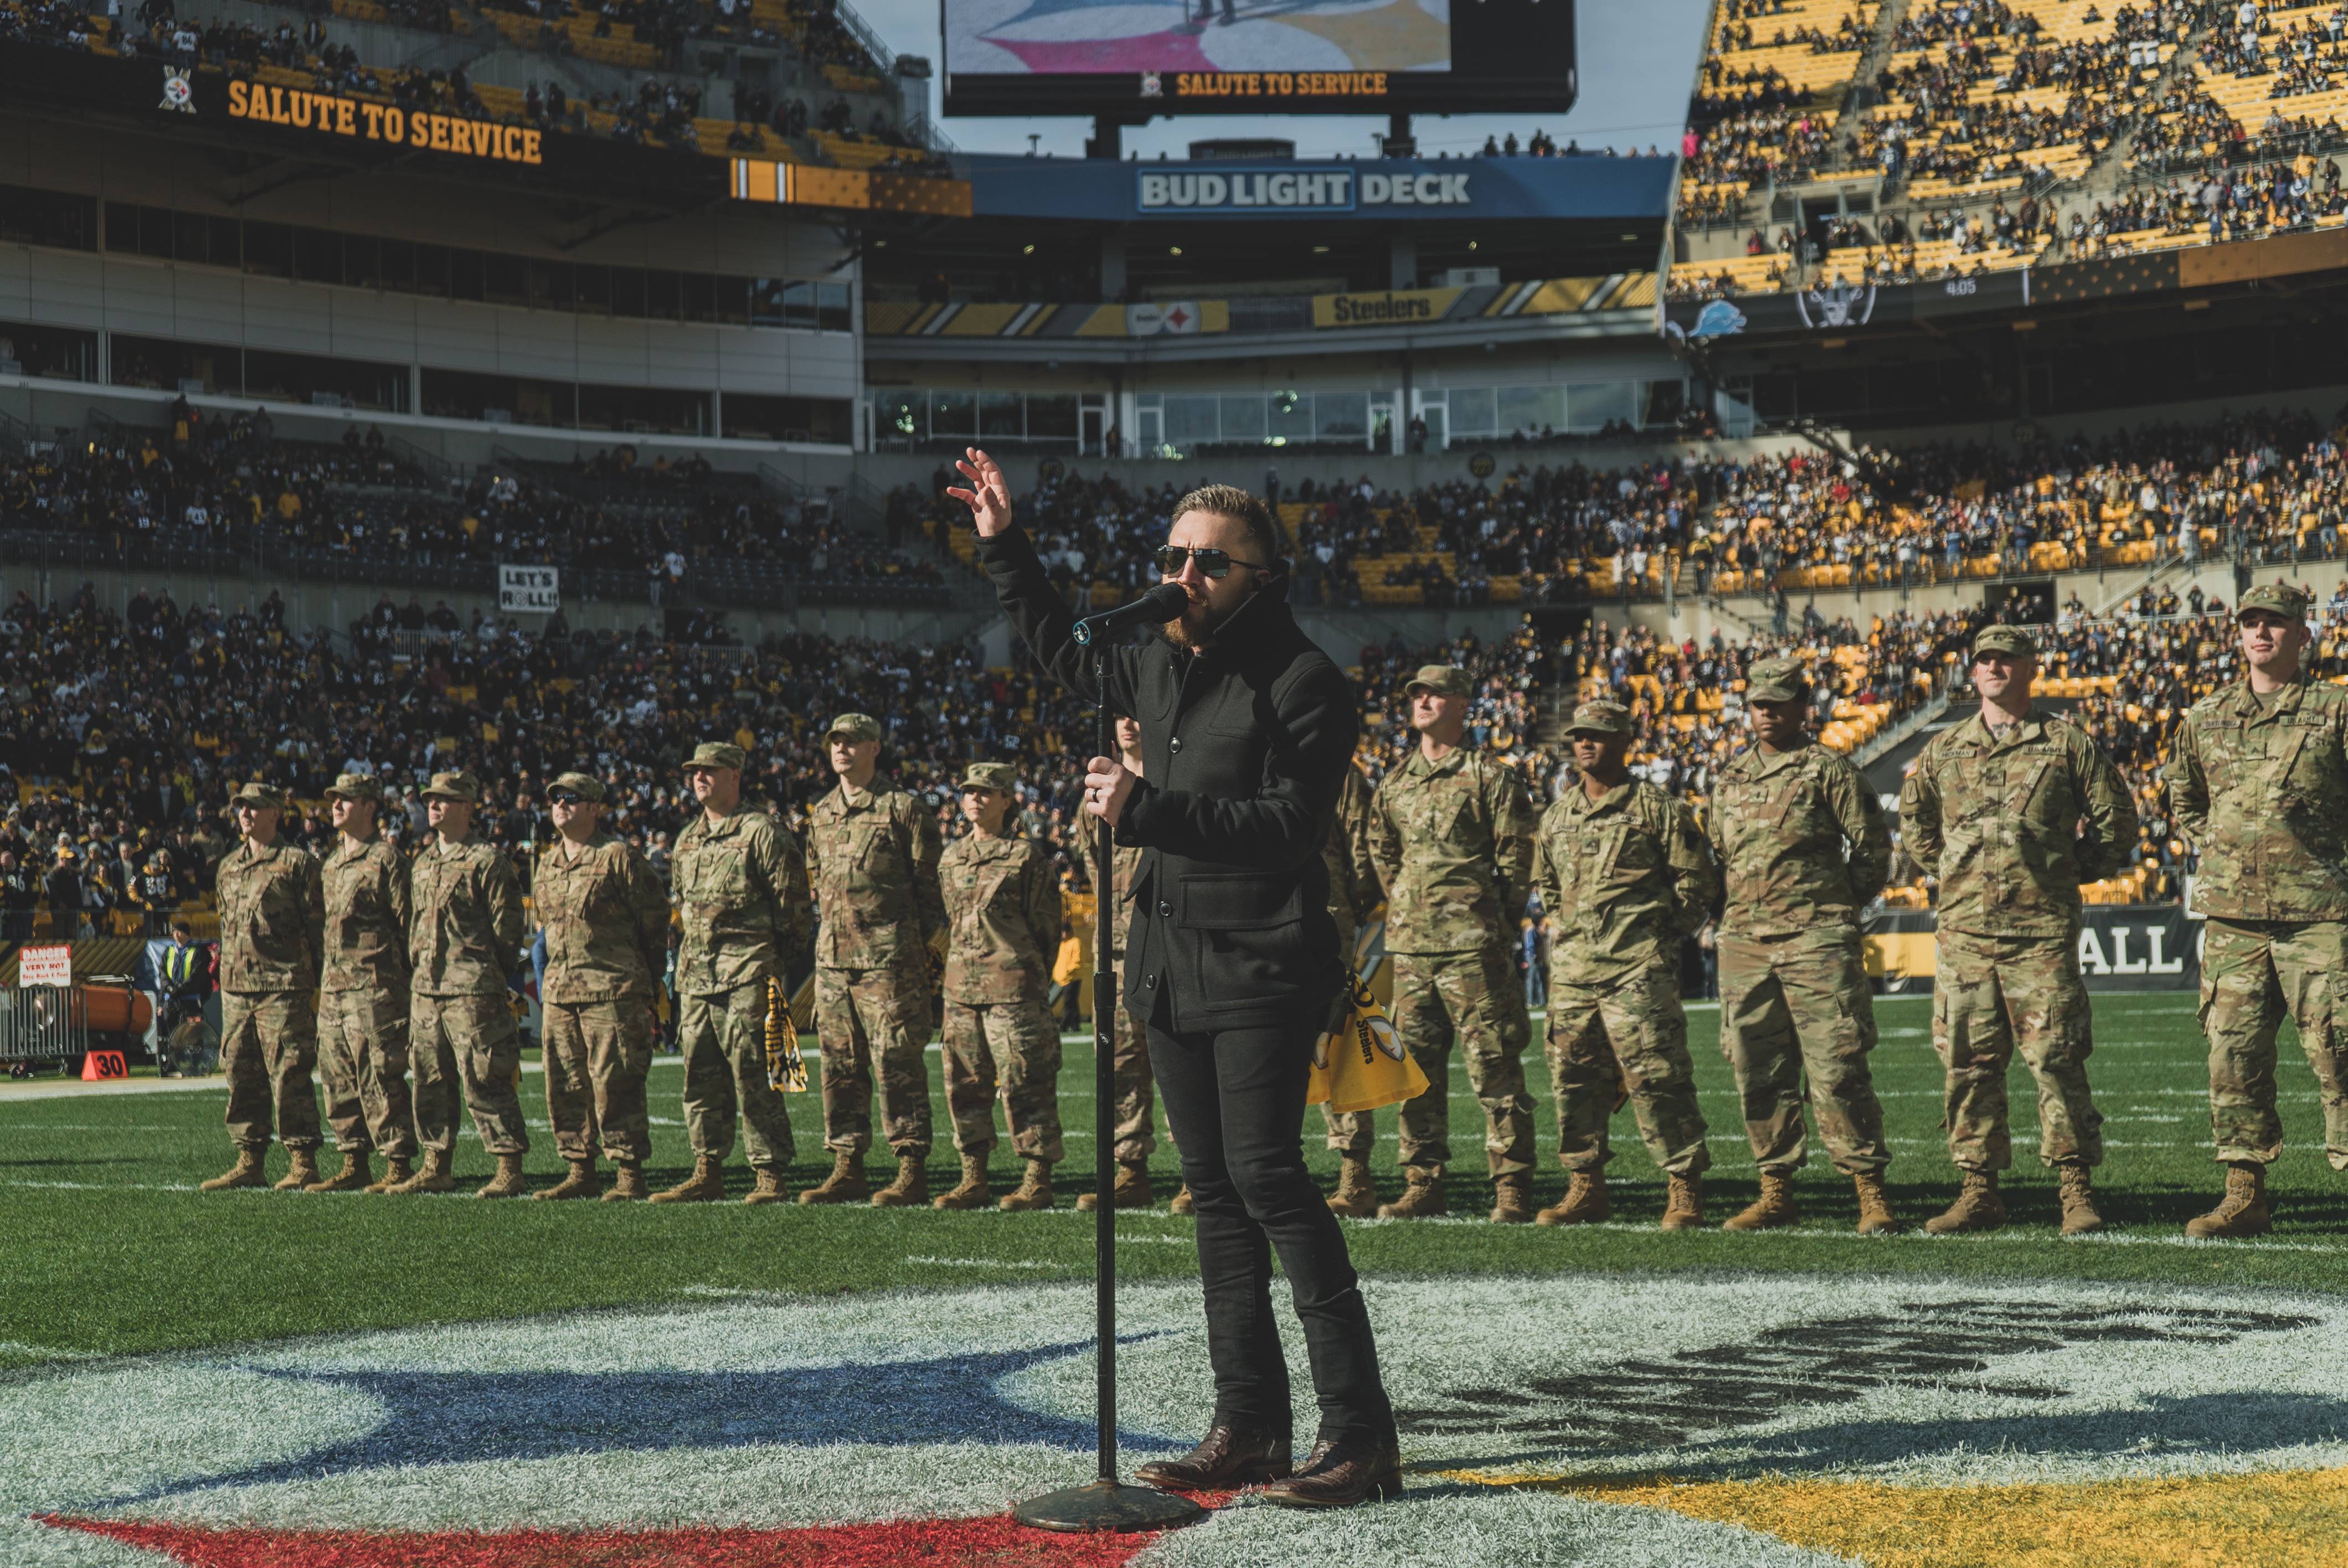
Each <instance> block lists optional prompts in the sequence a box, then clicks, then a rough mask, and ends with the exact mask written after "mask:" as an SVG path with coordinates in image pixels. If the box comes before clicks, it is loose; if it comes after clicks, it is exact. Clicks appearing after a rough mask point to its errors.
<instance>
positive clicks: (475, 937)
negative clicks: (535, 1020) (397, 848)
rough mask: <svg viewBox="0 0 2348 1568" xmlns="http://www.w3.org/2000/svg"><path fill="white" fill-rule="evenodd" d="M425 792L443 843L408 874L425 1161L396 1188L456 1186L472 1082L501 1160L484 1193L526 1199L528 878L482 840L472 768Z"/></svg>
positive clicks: (411, 1017)
mask: <svg viewBox="0 0 2348 1568" xmlns="http://www.w3.org/2000/svg"><path fill="white" fill-rule="evenodd" d="M424 798H425V801H426V803H427V804H426V806H425V811H426V820H427V821H428V822H429V823H430V824H431V825H432V831H433V841H432V842H431V843H430V844H428V845H426V846H425V848H424V852H423V853H422V854H420V855H418V856H417V857H416V864H415V866H413V868H412V869H411V871H410V874H409V897H410V900H411V902H412V904H413V906H414V908H415V917H414V922H413V924H412V925H411V926H410V927H409V931H408V943H407V952H408V964H409V968H410V970H411V974H412V979H410V981H409V990H408V1004H407V1030H408V1049H409V1051H410V1053H411V1054H412V1056H413V1059H414V1061H415V1064H416V1134H417V1142H418V1143H421V1144H423V1145H424V1165H423V1168H422V1169H420V1170H418V1171H417V1173H416V1174H414V1175H413V1176H410V1177H409V1178H408V1179H407V1181H405V1182H402V1183H400V1184H399V1185H397V1186H396V1187H394V1188H392V1189H391V1190H392V1191H393V1192H395V1193H446V1192H452V1191H454V1190H455V1188H456V1185H457V1178H456V1175H455V1173H454V1171H453V1170H452V1166H453V1165H454V1163H455V1153H456V1148H457V1098H458V1090H459V1089H460V1088H461V1089H462V1091H463V1093H464V1102H465V1106H466V1109H468V1110H469V1111H470V1112H472V1116H473V1130H474V1131H475V1132H479V1134H480V1138H481V1147H482V1148H484V1149H486V1150H488V1151H489V1153H491V1154H494V1155H495V1156H497V1162H498V1172H497V1174H496V1175H495V1176H493V1177H491V1178H490V1179H489V1182H488V1184H485V1185H484V1186H482V1187H481V1189H480V1190H479V1192H478V1193H477V1194H475V1196H477V1197H484V1198H518V1197H520V1196H521V1195H522V1194H523V1193H524V1192H525V1191H526V1190H527V1189H526V1188H525V1187H524V1185H523V1184H522V1175H521V1157H522V1154H523V1153H524V1152H526V1151H527V1150H528V1149H529V1148H530V1132H529V1129H528V1128H527V1126H525V1124H524V1123H523V1122H522V1114H521V1095H520V1092H519V1091H518V1090H517V1088H516V1082H517V1078H518V1075H519V1074H520V1071H521V1031H520V1030H519V1029H518V1028H516V1027H515V1024H514V1014H513V1003H512V1002H511V1001H510V999H509V997H508V990H507V986H506V975H507V973H508V972H509V970H510V968H512V966H513V963H514V960H515V958H516V955H517V953H518V951H519V949H520V947H521V934H522V908H521V881H520V878H519V877H518V876H515V874H514V868H513V863H512V862H511V861H510V860H508V859H507V858H506V857H505V856H504V854H503V853H501V852H500V851H499V848H498V846H497V845H494V844H491V843H489V841H488V840H486V839H482V838H477V837H475V836H473V812H474V809H475V808H476V807H477V806H479V804H480V800H481V785H480V782H479V780H478V779H476V778H474V777H473V775H472V774H469V773H441V774H433V775H432V782H431V784H428V785H427V786H426V788H425V791H424Z"/></svg>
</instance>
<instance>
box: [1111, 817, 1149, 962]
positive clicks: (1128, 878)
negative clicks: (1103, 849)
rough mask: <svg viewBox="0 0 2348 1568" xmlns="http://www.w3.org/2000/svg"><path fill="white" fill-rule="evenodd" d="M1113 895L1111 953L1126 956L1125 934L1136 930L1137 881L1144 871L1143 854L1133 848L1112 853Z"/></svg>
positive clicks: (1123, 846)
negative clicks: (1134, 880) (1134, 901)
mask: <svg viewBox="0 0 2348 1568" xmlns="http://www.w3.org/2000/svg"><path fill="white" fill-rule="evenodd" d="M1108 853H1109V860H1108V874H1109V876H1110V878H1111V881H1110V886H1109V895H1110V897H1111V898H1112V899H1114V900H1115V901H1114V902H1113V903H1112V904H1110V906H1109V911H1108V954H1109V957H1110V958H1123V957H1125V934H1126V932H1128V931H1129V930H1131V929H1132V928H1133V878H1134V876H1135V875H1136V874H1137V873H1138V872H1139V871H1140V869H1141V851H1140V850H1139V849H1138V847H1136V846H1135V845H1130V844H1120V845H1115V846H1114V847H1112V848H1111V849H1110V850H1109V852H1108Z"/></svg>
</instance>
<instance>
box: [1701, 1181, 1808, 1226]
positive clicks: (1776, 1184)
mask: <svg viewBox="0 0 2348 1568" xmlns="http://www.w3.org/2000/svg"><path fill="white" fill-rule="evenodd" d="M1801 1217H1802V1211H1801V1210H1800V1208H1798V1207H1797V1206H1796V1204H1795V1203H1794V1173H1793V1172H1791V1171H1764V1172H1762V1173H1761V1195H1760V1196H1759V1197H1757V1198H1756V1199H1754V1200H1753V1201H1752V1202H1751V1203H1750V1204H1746V1206H1745V1207H1744V1208H1742V1209H1740V1210H1738V1211H1737V1212H1736V1213H1735V1214H1731V1215H1729V1216H1728V1217H1727V1218H1726V1219H1725V1220H1723V1221H1721V1222H1720V1228H1721V1229H1723V1230H1725V1231H1766V1230H1776V1228H1777V1227H1778V1226H1780V1225H1796V1224H1798V1223H1800V1220H1801Z"/></svg>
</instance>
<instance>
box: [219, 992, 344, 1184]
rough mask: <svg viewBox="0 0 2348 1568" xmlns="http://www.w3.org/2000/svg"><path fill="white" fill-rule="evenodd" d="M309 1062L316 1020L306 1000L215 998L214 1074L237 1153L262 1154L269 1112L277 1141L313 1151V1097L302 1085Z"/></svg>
mask: <svg viewBox="0 0 2348 1568" xmlns="http://www.w3.org/2000/svg"><path fill="white" fill-rule="evenodd" d="M317 1061H318V1013H317V1009H316V1006H315V1004H314V1003H313V1002H312V1001H311V999H310V998H309V996H308V994H307V993H305V992H300V991H224V992H222V993H221V1072H222V1073H224V1074H225V1075H226V1076H227V1078H228V1135H229V1136H230V1137H231V1138H232V1139H233V1140H234V1141H235V1143H236V1145H237V1147H238V1148H240V1149H266V1148H267V1147H269V1130H270V1126H271V1124H272V1116H271V1112H273V1111H274V1112H275V1117H274V1122H275V1126H276V1129H277V1137H278V1141H279V1142H281V1143H283V1144H284V1145H285V1146H286V1147H287V1148H289V1149H314V1148H316V1147H317V1146H318V1144H319V1143H320V1142H321V1139H320V1137H319V1133H318V1096H317V1092H316V1091H315V1090H314V1089H313V1088H312V1087H311V1085H310V1071H311V1069H312V1068H313V1067H314V1066H315V1065H316V1064H317Z"/></svg>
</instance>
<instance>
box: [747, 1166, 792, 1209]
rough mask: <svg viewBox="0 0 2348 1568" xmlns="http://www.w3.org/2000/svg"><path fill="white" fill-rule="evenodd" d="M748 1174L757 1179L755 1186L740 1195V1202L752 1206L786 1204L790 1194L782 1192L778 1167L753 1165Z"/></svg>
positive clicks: (781, 1174) (781, 1176) (780, 1171)
mask: <svg viewBox="0 0 2348 1568" xmlns="http://www.w3.org/2000/svg"><path fill="white" fill-rule="evenodd" d="M750 1173H751V1174H753V1175H755V1176H757V1178H758V1180H757V1184H756V1185H754V1186H752V1187H751V1189H750V1190H749V1191H748V1192H747V1193H745V1194H742V1201H743V1203H745V1204H751V1205H753V1206H755V1205H757V1204H787V1203H788V1202H790V1198H791V1195H790V1194H788V1193H787V1192H785V1191H783V1171H782V1167H781V1166H779V1165H753V1166H751V1167H750Z"/></svg>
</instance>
